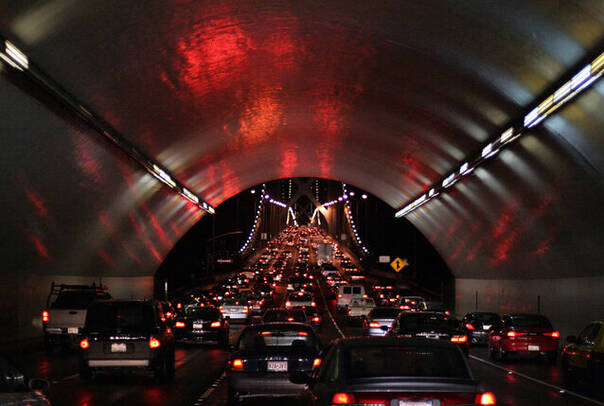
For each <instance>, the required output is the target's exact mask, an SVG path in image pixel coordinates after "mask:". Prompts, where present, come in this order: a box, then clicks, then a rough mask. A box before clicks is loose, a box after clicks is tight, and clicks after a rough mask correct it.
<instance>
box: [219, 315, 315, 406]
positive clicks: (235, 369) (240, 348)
mask: <svg viewBox="0 0 604 406" xmlns="http://www.w3.org/2000/svg"><path fill="white" fill-rule="evenodd" d="M319 351H320V343H319V340H318V339H317V337H316V336H315V333H314V332H313V330H312V328H311V327H309V326H307V325H306V324H301V323H268V324H260V325H255V326H250V327H247V328H246V329H245V330H243V332H242V333H241V336H240V337H239V341H238V342H237V346H236V347H235V352H233V354H232V355H231V356H230V358H229V361H228V368H227V378H228V401H229V405H236V404H238V403H239V401H240V400H241V399H245V398H250V397H258V396H262V397H266V396H270V397H275V396H293V395H296V394H297V393H298V392H300V391H301V390H302V389H303V385H302V384H294V383H292V382H290V380H289V374H290V373H292V372H307V373H310V372H311V371H312V369H313V366H317V365H318V364H319V363H320V359H319V358H318V357H319Z"/></svg>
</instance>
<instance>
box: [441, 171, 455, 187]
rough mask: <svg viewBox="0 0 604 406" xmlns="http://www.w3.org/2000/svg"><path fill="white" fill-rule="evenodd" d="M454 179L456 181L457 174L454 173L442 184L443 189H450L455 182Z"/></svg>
mask: <svg viewBox="0 0 604 406" xmlns="http://www.w3.org/2000/svg"><path fill="white" fill-rule="evenodd" d="M454 179H455V174H454V173H452V174H450V175H449V176H447V177H446V178H445V180H443V183H442V185H443V187H444V188H446V187H448V186H449V185H451V184H452V183H453V180H454Z"/></svg>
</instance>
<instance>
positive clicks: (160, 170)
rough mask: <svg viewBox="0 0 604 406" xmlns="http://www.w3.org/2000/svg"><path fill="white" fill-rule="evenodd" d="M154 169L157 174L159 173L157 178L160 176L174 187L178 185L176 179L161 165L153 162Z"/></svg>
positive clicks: (160, 178)
mask: <svg viewBox="0 0 604 406" xmlns="http://www.w3.org/2000/svg"><path fill="white" fill-rule="evenodd" d="M153 171H154V173H155V175H157V176H156V178H158V179H159V180H161V181H162V182H164V183H166V184H167V185H168V186H170V187H172V188H174V187H176V182H174V180H173V179H172V178H171V177H170V175H168V174H167V173H166V172H165V171H164V170H163V169H161V168H160V167H159V166H157V165H155V164H153Z"/></svg>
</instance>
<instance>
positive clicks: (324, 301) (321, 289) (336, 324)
mask: <svg viewBox="0 0 604 406" xmlns="http://www.w3.org/2000/svg"><path fill="white" fill-rule="evenodd" d="M315 276H317V275H316V272H315ZM322 284H323V281H322V280H317V285H319V292H321V298H322V299H323V304H324V305H325V310H327V314H329V318H330V319H331V322H332V323H333V325H334V326H336V330H338V333H339V334H340V336H341V337H346V335H345V334H344V333H343V332H342V330H340V326H338V323H336V320H335V319H334V318H333V315H332V314H331V311H329V305H328V304H327V300H325V295H324V294H323V287H322V286H321V285H322Z"/></svg>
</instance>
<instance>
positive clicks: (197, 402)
mask: <svg viewBox="0 0 604 406" xmlns="http://www.w3.org/2000/svg"><path fill="white" fill-rule="evenodd" d="M225 378H226V371H225V372H223V373H222V375H220V376H219V377H218V379H216V380H215V381H214V382H213V383H212V385H210V387H209V388H208V389H206V390H205V391H204V392H203V393H202V394H201V396H200V397H198V398H197V400H195V402H193V406H199V405H201V404H203V403H204V402H205V401H206V400H207V399H208V398H209V397H210V395H212V393H214V391H215V390H216V388H218V386H219V385H220V384H221V383H222V381H224V379H225Z"/></svg>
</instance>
